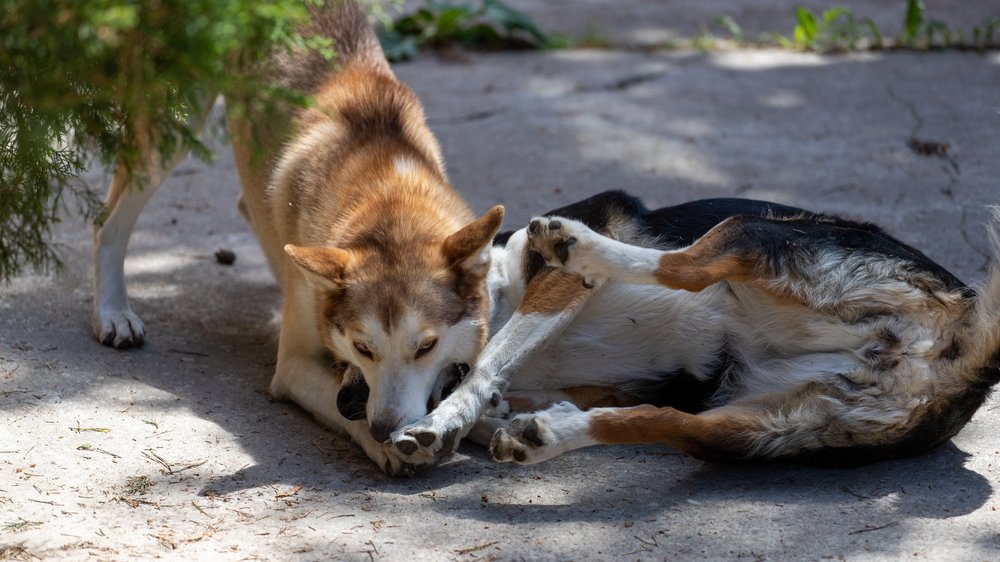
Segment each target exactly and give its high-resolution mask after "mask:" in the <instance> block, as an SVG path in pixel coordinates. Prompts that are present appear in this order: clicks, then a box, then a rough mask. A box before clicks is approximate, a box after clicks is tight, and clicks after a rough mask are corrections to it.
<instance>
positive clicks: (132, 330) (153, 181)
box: [91, 150, 187, 349]
mask: <svg viewBox="0 0 1000 562" xmlns="http://www.w3.org/2000/svg"><path fill="white" fill-rule="evenodd" d="M186 155H187V151H186V150H178V151H177V153H175V154H174V155H173V156H172V157H171V158H170V159H169V160H168V161H166V162H163V161H161V159H160V154H159V152H157V151H155V150H146V151H144V152H143V154H142V155H141V159H140V161H139V166H140V169H136V170H132V171H131V172H130V171H129V170H126V169H125V167H124V166H122V165H119V166H118V168H117V169H116V170H115V175H114V177H113V178H112V180H111V186H110V188H109V190H108V197H107V200H106V201H105V203H104V212H103V213H102V215H101V217H100V218H99V219H98V220H97V222H96V224H95V225H94V308H93V314H92V316H91V327H92V329H93V332H94V337H96V338H97V340H98V341H100V342H101V343H103V344H104V345H110V346H112V347H115V348H118V349H123V348H128V347H133V346H141V345H142V341H143V338H144V337H145V330H144V327H143V324H142V320H140V319H139V316H138V315H137V314H136V313H135V312H134V311H133V310H132V305H131V304H130V303H129V299H128V289H127V288H126V286H125V270H124V266H125V250H126V248H127V247H128V241H129V237H130V236H131V235H132V229H133V228H134V227H135V223H136V221H137V220H138V219H139V214H140V213H142V209H143V207H145V206H146V203H148V202H149V200H150V199H151V198H152V197H153V194H154V193H155V192H156V190H157V188H159V187H160V184H161V183H163V181H164V180H165V179H166V178H167V176H168V175H169V174H170V170H171V169H173V167H174V166H175V165H176V164H177V163H178V162H180V161H181V160H182V159H183V158H184V157H185V156H186Z"/></svg>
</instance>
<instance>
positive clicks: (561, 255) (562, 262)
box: [528, 217, 608, 286]
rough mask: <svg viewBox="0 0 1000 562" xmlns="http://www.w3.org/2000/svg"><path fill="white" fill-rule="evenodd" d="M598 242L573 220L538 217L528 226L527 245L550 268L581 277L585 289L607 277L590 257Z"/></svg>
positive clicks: (579, 223) (585, 227) (581, 224)
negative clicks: (556, 268)
mask: <svg viewBox="0 0 1000 562" xmlns="http://www.w3.org/2000/svg"><path fill="white" fill-rule="evenodd" d="M599 240H600V235H599V234H597V233H596V232H594V231H593V230H591V229H590V228H589V227H588V226H587V225H585V224H583V223H581V222H579V221H575V220H572V219H566V218H560V217H537V218H534V219H531V222H530V223H529V224H528V246H529V247H530V248H531V249H532V250H535V251H536V252H538V253H539V254H541V255H542V257H543V258H545V261H546V263H548V264H549V265H552V266H556V267H562V268H563V269H565V270H567V271H570V272H572V273H576V274H577V275H580V276H581V277H583V278H584V284H585V285H588V286H590V285H593V284H594V282H595V281H596V279H598V278H606V277H607V276H608V272H607V271H604V268H602V267H601V266H600V263H599V261H597V260H595V259H592V258H591V255H592V254H593V250H594V246H595V244H597V243H598V242H599Z"/></svg>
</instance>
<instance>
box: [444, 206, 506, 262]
mask: <svg viewBox="0 0 1000 562" xmlns="http://www.w3.org/2000/svg"><path fill="white" fill-rule="evenodd" d="M501 223H503V205H497V206H496V207H493V208H492V209H490V210H489V211H486V214H485V215H483V216H481V217H479V218H478V219H476V220H474V221H472V222H470V223H469V224H467V225H465V226H464V227H462V228H461V229H459V230H458V232H456V233H454V234H452V235H451V236H449V237H448V238H446V239H445V241H444V244H443V245H442V246H441V252H442V253H443V254H444V257H445V259H446V260H448V264H449V265H451V266H452V267H461V268H462V269H465V270H466V271H469V272H473V273H479V274H481V275H485V274H486V270H487V269H488V268H489V265H490V247H491V246H492V245H493V237H494V236H496V233H497V231H498V230H500V224H501Z"/></svg>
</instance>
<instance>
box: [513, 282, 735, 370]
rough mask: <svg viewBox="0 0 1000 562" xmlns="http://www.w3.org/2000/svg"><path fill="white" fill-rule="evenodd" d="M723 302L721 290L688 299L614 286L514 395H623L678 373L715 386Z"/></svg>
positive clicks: (536, 360)
mask: <svg viewBox="0 0 1000 562" xmlns="http://www.w3.org/2000/svg"><path fill="white" fill-rule="evenodd" d="M724 301H725V289H724V288H722V287H711V288H709V289H707V290H705V291H702V292H700V293H689V292H685V291H674V290H670V289H665V288H662V287H657V286H649V285H629V284H621V283H610V284H608V285H606V286H605V287H603V288H602V289H601V290H600V292H599V293H598V294H596V295H594V297H593V299H592V300H591V302H590V303H588V305H587V308H585V309H584V310H582V311H581V312H580V314H579V316H577V318H576V319H574V320H573V324H572V325H571V326H569V327H568V328H567V329H566V331H565V332H564V333H563V334H562V335H561V336H560V337H559V338H557V339H556V341H554V342H552V344H551V345H549V346H548V347H546V348H545V349H544V350H542V351H541V352H539V353H537V354H535V355H534V356H533V357H531V358H530V359H529V360H528V361H527V362H526V364H525V365H524V367H523V368H521V369H520V370H519V371H518V373H517V374H515V375H514V377H513V378H512V380H511V387H510V388H511V390H555V389H561V388H568V387H573V386H584V385H588V386H603V387H616V386H620V385H621V384H622V383H626V382H628V383H636V382H641V381H643V380H656V379H658V378H662V377H664V376H665V374H668V373H676V372H678V371H684V372H685V373H688V374H690V375H692V376H694V377H696V378H699V379H705V378H708V377H709V376H711V375H712V370H713V365H716V364H717V363H718V358H719V352H720V350H721V349H722V347H723V345H724V342H725V330H724V327H725V324H726V323H725V322H724V318H723V313H722V310H723V309H724V305H723V303H724Z"/></svg>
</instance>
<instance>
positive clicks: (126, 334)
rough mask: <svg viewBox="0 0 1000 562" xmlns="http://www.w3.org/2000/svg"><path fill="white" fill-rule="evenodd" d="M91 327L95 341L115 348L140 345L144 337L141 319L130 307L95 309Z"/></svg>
mask: <svg viewBox="0 0 1000 562" xmlns="http://www.w3.org/2000/svg"><path fill="white" fill-rule="evenodd" d="M92 327H93V330H94V337H95V338H97V341H99V342H101V343H102V344H103V345H107V346H110V347H114V348H115V349H128V348H130V347H142V344H143V340H144V338H145V328H144V326H143V324H142V319H140V318H139V315H138V314H136V313H135V312H132V309H131V308H126V309H124V310H99V311H95V313H94V316H93V319H92Z"/></svg>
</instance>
